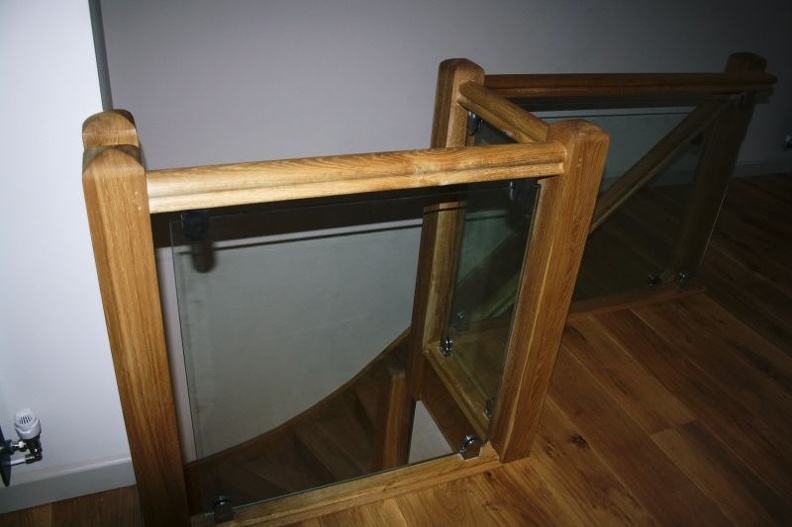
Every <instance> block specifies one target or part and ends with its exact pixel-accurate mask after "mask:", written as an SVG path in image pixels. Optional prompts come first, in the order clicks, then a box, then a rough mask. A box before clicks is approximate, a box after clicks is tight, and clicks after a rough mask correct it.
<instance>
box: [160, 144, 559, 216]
mask: <svg viewBox="0 0 792 527" xmlns="http://www.w3.org/2000/svg"><path fill="white" fill-rule="evenodd" d="M565 156H566V151H565V149H564V147H563V146H562V145H560V144H559V143H556V142H549V143H543V144H533V145H519V144H514V145H492V146H481V147H466V148H447V149H433V150H410V151H403V152H383V153H375V154H352V155H344V156H328V157H316V158H306V159H289V160H279V161H263V162H253V163H240V164H232V165H215V166H204V167H192V168H178V169H166V170H154V171H148V172H147V174H146V175H147V188H148V195H149V208H150V210H151V212H152V213H160V212H175V211H180V210H191V209H203V208H213V207H224V206H233V205H246V204H252V203H266V202H275V201H285V200H293V199H305V198H317V197H326V196H340V195H348V194H359V193H367V192H379V191H387V190H400V189H414V188H425V187H435V186H444V185H454V184H464V183H474V182H485V181H502V180H508V179H515V178H526V177H541V176H553V175H559V174H561V173H562V171H563V169H562V163H563V162H564V159H565Z"/></svg>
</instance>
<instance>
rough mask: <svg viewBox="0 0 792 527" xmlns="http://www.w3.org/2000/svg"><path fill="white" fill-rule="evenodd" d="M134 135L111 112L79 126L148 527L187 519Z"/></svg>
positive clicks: (110, 324) (148, 218)
mask: <svg viewBox="0 0 792 527" xmlns="http://www.w3.org/2000/svg"><path fill="white" fill-rule="evenodd" d="M136 136H137V132H136V130H135V126H134V122H133V121H131V120H130V118H129V115H128V114H125V113H122V112H109V113H107V114H105V115H103V116H101V117H99V118H94V119H91V120H89V121H88V122H86V124H85V126H84V128H83V142H84V144H85V148H86V150H85V154H84V158H83V189H84V192H85V203H86V209H87V211H88V223H89V226H90V230H91V239H92V242H93V248H94V254H95V260H96V268H97V274H98V277H99V286H100V289H101V291H102V303H103V307H104V313H105V319H106V324H107V333H108V336H109V337H110V349H111V353H112V356H113V366H114V368H115V374H116V380H117V382H118V391H119V395H120V398H121V406H122V410H123V414H124V422H125V423H126V431H127V436H128V438H129V446H130V451H131V453H132V461H133V467H134V469H135V478H136V480H137V483H138V486H139V489H140V498H141V504H142V505H143V514H144V516H145V518H146V522H147V524H148V525H149V526H151V527H154V526H156V525H162V526H173V525H179V524H184V523H185V522H187V521H188V518H189V512H188V510H187V497H186V492H185V483H184V475H183V472H182V456H181V447H180V444H179V438H178V431H177V430H178V429H177V425H176V413H175V409H174V402H173V392H172V389H171V379H170V368H169V365H168V359H167V351H166V344H165V334H164V331H163V325H162V311H161V305H160V298H159V288H158V285H157V269H156V264H155V259H154V242H153V239H152V233H151V216H150V215H149V210H148V199H147V196H146V178H145V169H144V167H143V165H142V164H141V158H140V150H139V148H138V147H137V146H136V145H137V137H136Z"/></svg>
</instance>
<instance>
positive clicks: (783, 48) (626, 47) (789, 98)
mask: <svg viewBox="0 0 792 527" xmlns="http://www.w3.org/2000/svg"><path fill="white" fill-rule="evenodd" d="M102 7H103V11H104V20H105V36H106V39H107V51H108V56H109V63H110V64H109V68H110V79H111V85H112V90H113V98H114V102H115V104H116V106H117V107H123V108H126V109H128V110H130V111H132V112H133V113H134V114H135V116H136V117H137V119H138V122H139V126H140V132H141V136H142V140H143V142H144V143H145V148H146V152H147V155H148V161H149V164H150V166H151V167H152V168H159V167H166V166H175V165H195V164H205V163H218V162H235V161H240V160H253V159H273V158H288V157H302V156H309V155H321V154H333V153H350V152H360V151H372V150H373V151H377V150H395V149H404V148H416V147H425V146H427V145H428V141H429V129H430V124H431V113H432V112H431V109H432V104H433V97H434V83H435V72H436V69H437V64H438V63H439V62H440V61H441V60H443V59H445V58H449V57H467V58H470V59H472V60H474V61H476V62H478V63H479V64H480V65H481V66H483V67H484V68H485V70H486V71H488V72H490V73H513V72H537V73H538V72H598V71H601V72H616V71H626V72H639V71H641V72H645V71H719V70H721V69H722V68H723V65H724V64H725V60H726V57H727V56H728V55H729V54H730V53H732V52H734V51H752V52H754V53H758V54H760V55H763V56H765V57H766V58H767V59H768V63H769V65H768V69H769V71H771V72H773V73H775V74H776V75H778V76H779V78H780V79H781V82H780V83H779V84H778V86H777V89H776V92H775V95H774V96H773V98H772V102H771V104H770V105H767V106H765V107H762V108H761V109H760V110H759V111H758V112H757V116H756V119H755V122H754V126H753V127H752V129H751V135H750V137H749V138H748V141H747V142H746V144H745V146H744V149H743V155H742V157H741V162H742V163H755V162H779V161H786V162H789V161H790V160H791V159H792V157H790V156H791V155H792V154H790V153H783V152H782V150H781V147H782V142H783V138H784V136H785V134H787V133H792V60H790V57H789V55H790V49H792V32H790V31H789V27H792V2H788V1H787V0H767V1H759V2H754V3H752V4H750V6H748V5H747V4H746V3H745V2H738V1H736V0H712V1H701V0H691V1H684V2H683V1H681V0H677V1H673V0H672V1H667V2H647V1H634V0H609V1H605V2H580V1H573V0H557V1H553V2H538V1H516V0H494V1H489V2H480V1H471V0H461V1H426V0H406V1H398V2H396V1H390V2H388V1H383V0H334V1H327V0H324V1H322V0H292V1H289V2H275V1H253V0H247V1H244V0H243V1H235V2H216V1H213V0H191V1H169V2H163V1H158V0H142V1H138V2H126V1H123V0H105V1H103V2H102Z"/></svg>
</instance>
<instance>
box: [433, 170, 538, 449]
mask: <svg viewBox="0 0 792 527" xmlns="http://www.w3.org/2000/svg"><path fill="white" fill-rule="evenodd" d="M538 194H539V185H538V184H537V182H536V181H535V180H523V181H519V182H511V183H510V184H509V186H508V187H507V188H504V189H503V192H500V193H495V194H487V195H480V196H475V197H473V198H472V199H469V200H468V201H467V203H466V204H465V212H466V213H465V220H464V223H463V227H462V235H461V240H462V241H461V246H460V255H459V263H458V269H457V280H456V284H455V289H454V292H453V301H452V308H451V311H450V320H449V324H448V327H447V330H446V335H445V336H446V337H448V339H450V341H446V343H445V344H444V343H441V344H440V346H441V353H442V354H444V355H447V357H445V360H444V361H440V364H442V365H443V367H444V368H446V370H447V375H448V376H449V377H451V378H454V379H455V381H454V384H455V385H456V386H459V387H461V394H460V395H461V396H462V398H463V399H464V404H465V405H467V409H466V414H467V415H468V416H469V418H470V419H472V420H473V421H474V426H475V425H476V424H478V428H479V431H478V433H481V434H483V435H482V439H486V431H487V429H488V422H489V417H490V415H491V411H492V409H493V408H494V406H493V405H494V401H495V397H496V396H497V392H498V388H499V386H500V379H501V375H502V371H503V363H504V358H505V351H506V340H507V338H508V334H509V328H510V326H511V316H512V311H513V307H514V304H515V300H516V296H517V289H518V285H519V278H520V276H521V271H522V264H523V258H524V256H525V252H526V250H527V245H528V239H529V233H530V229H531V222H532V219H533V215H534V210H535V205H536V202H537V197H538ZM443 346H450V349H448V350H447V351H446V352H445V353H443V350H442V348H443Z"/></svg>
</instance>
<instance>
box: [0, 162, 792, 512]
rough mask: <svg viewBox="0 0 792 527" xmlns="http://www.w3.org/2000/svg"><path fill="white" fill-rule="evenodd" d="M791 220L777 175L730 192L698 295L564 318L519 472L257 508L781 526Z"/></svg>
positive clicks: (790, 441) (125, 501)
mask: <svg viewBox="0 0 792 527" xmlns="http://www.w3.org/2000/svg"><path fill="white" fill-rule="evenodd" d="M790 214H792V175H778V176H769V177H755V178H745V179H739V180H735V181H732V183H731V188H730V191H729V193H728V194H727V197H726V200H725V202H724V208H723V210H722V212H721V215H720V217H719V220H718V225H717V227H716V230H715V233H714V235H713V238H712V242H711V244H710V249H709V251H708V253H707V257H706V259H705V263H704V267H703V269H702V272H701V274H700V278H701V280H702V281H703V282H704V284H705V285H706V286H707V288H708V289H707V291H706V293H702V292H701V290H693V291H685V292H684V294H682V295H678V294H675V293H674V291H673V290H668V289H663V290H660V293H659V294H658V295H657V296H656V297H654V298H650V299H648V300H647V299H646V298H642V297H640V296H638V297H633V298H632V299H631V300H630V301H629V302H628V304H627V305H622V306H613V305H612V304H611V305H607V306H606V305H604V304H602V303H599V304H598V305H594V304H593V303H589V304H588V305H584V306H582V308H581V306H577V307H576V308H575V309H574V313H573V315H572V319H571V320H572V321H571V323H570V324H568V326H567V329H566V332H565V336H564V346H563V348H562V351H561V353H560V355H559V359H558V360H559V368H558V370H557V375H556V376H554V378H553V381H552V383H551V386H550V395H549V397H548V400H547V403H546V409H545V412H544V414H543V415H542V420H541V425H540V429H539V436H538V437H539V440H538V443H537V445H536V447H535V448H534V449H533V451H532V455H531V457H529V458H528V459H525V460H522V461H518V462H515V463H511V464H508V465H505V466H499V465H497V464H496V465H492V464H486V465H484V466H483V467H477V468H476V470H474V471H473V472H474V473H472V474H464V473H462V474H461V476H464V477H453V476H452V475H450V474H451V473H447V472H444V477H446V480H445V481H442V480H438V479H433V480H432V481H431V484H428V485H420V484H419V479H420V478H419V477H418V476H417V475H416V477H415V478H413V479H411V480H410V481H409V482H407V483H406V486H405V487H403V488H402V489H400V490H397V491H396V492H392V493H391V494H390V495H383V496H381V499H380V498H377V497H376V496H374V497H372V496H371V495H367V496H365V497H358V498H355V500H353V501H351V502H350V501H342V502H340V504H339V505H336V506H335V507H334V508H328V509H321V507H319V506H318V505H316V503H318V502H319V501H321V500H318V501H317V502H315V505H314V507H315V509H313V510H310V508H309V507H308V508H305V509H303V510H302V511H301V512H299V513H298V514H295V515H294V516H288V514H287V513H286V512H284V510H285V509H287V508H288V507H286V505H285V503H286V502H284V501H280V502H272V503H270V504H268V505H266V506H267V507H269V509H270V511H272V513H273V514H277V518H276V519H273V520H272V522H271V523H270V524H271V525H277V524H281V525H288V524H292V525H306V526H312V527H316V526H336V525H371V526H376V525H383V526H392V525H397V526H398V525H409V526H418V525H420V526H424V525H430V526H431V525H438V526H447V525H460V526H462V525H464V526H467V525H470V526H474V525H475V526H478V525H503V526H514V525H540V526H547V525H570V526H571V525H575V526H578V525H597V526H601V525H686V526H687V525H690V526H699V525H739V526H742V525H790V524H791V523H792V488H790V487H791V486H792V478H790V476H789V475H790V474H792V467H791V466H790V461H791V460H790V452H792V448H790V446H792V429H791V428H790V427H791V426H792V425H790V423H792V404H790V397H792V345H790V343H791V342H792V327H790V321H792V316H790V313H789V309H790V306H792V282H791V281H790V278H789V275H788V269H789V268H790V265H792V225H791V224H790V222H789V221H788V218H789V217H790ZM449 459H452V460H453V459H458V458H449ZM446 468H447V467H446ZM476 471H478V472H476ZM438 472H442V471H440V470H439V468H438ZM421 476H423V477H428V476H429V474H428V473H427V472H423V473H422V474H421ZM389 483H390V484H394V481H393V480H391V481H389ZM337 488H338V487H332V488H330V489H325V491H323V492H325V493H330V494H331V493H332V492H333V489H337ZM378 488H379V490H380V491H382V490H384V489H386V488H390V487H388V482H385V481H383V486H381V487H378ZM341 495H342V496H344V495H346V494H344V493H341ZM292 499H298V498H292ZM299 499H302V500H306V499H309V498H308V497H307V496H304V497H302V498H299ZM347 499H349V498H347ZM328 501H329V502H331V503H332V502H333V498H332V497H331V498H330V499H328ZM303 503H305V502H303ZM292 504H293V502H292ZM279 507H280V508H279ZM278 510H279V511H280V512H277V513H276V512H275V511H278ZM140 518H141V516H140V512H139V508H138V505H137V501H136V498H135V496H134V489H121V490H119V491H110V492H108V493H102V494H99V495H92V496H85V497H82V498H78V499H75V500H69V501H67V502H59V503H55V504H51V505H45V506H42V507H38V508H35V509H28V510H25V511H20V512H16V513H10V514H6V515H3V516H0V524H2V525H8V526H9V527H15V526H23V525H24V526H31V525H32V526H40V527H50V526H52V527H59V526H63V525H84V526H92V525H96V526H104V525H141V520H140ZM289 522H291V523H289ZM240 524H241V525H256V523H253V522H244V523H242V522H240V523H238V524H237V525H240ZM258 524H259V525H267V523H263V524H262V523H258ZM229 525H234V524H233V523H231V524H229Z"/></svg>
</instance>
